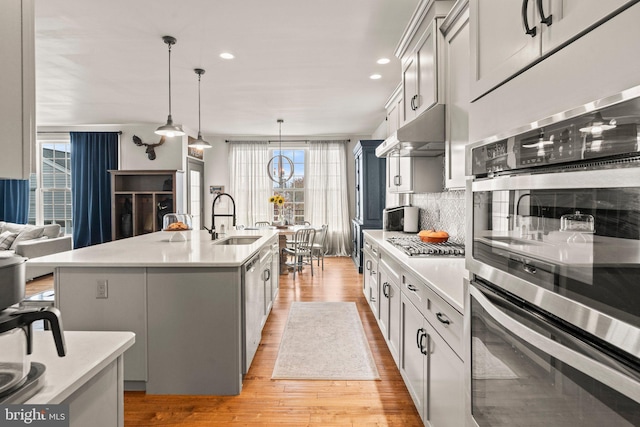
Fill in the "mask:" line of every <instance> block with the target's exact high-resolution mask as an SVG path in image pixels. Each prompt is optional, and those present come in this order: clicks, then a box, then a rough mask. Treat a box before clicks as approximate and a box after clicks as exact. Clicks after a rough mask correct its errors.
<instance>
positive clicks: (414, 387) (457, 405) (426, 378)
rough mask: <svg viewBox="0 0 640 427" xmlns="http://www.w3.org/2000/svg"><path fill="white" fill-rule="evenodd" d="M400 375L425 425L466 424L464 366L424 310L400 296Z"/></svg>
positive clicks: (455, 425)
mask: <svg viewBox="0 0 640 427" xmlns="http://www.w3.org/2000/svg"><path fill="white" fill-rule="evenodd" d="M401 314H402V321H401V325H402V335H401V337H402V341H401V344H400V345H401V352H400V354H401V359H400V373H401V375H402V377H403V379H404V381H405V384H406V386H407V390H409V394H410V395H411V398H412V399H413V403H414V404H415V406H416V410H417V411H418V413H419V414H420V417H421V418H422V420H423V422H424V424H425V425H429V426H432V427H447V426H448V427H458V426H462V425H464V420H465V417H464V364H463V363H462V360H461V359H460V358H459V357H458V355H457V354H456V353H455V352H454V351H453V350H452V349H451V347H449V345H447V343H446V342H445V340H444V339H443V338H442V337H441V336H440V335H439V334H438V332H437V331H436V329H435V328H434V327H433V326H432V325H431V323H429V321H427V320H426V319H425V317H424V316H423V315H422V313H421V311H420V310H419V309H418V308H417V307H416V306H415V305H414V304H413V303H412V302H411V300H410V299H409V298H408V297H407V296H406V295H405V294H402V295H401Z"/></svg>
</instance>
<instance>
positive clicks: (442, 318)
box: [436, 312, 451, 325]
mask: <svg viewBox="0 0 640 427" xmlns="http://www.w3.org/2000/svg"><path fill="white" fill-rule="evenodd" d="M436 317H437V318H438V320H439V321H440V323H444V324H445V325H450V324H451V321H450V320H449V319H447V316H445V315H444V314H442V313H439V312H438V313H436Z"/></svg>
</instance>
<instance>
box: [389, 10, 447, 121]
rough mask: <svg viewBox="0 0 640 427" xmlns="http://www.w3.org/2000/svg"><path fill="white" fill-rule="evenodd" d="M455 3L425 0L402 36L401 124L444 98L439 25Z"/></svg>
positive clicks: (400, 53)
mask: <svg viewBox="0 0 640 427" xmlns="http://www.w3.org/2000/svg"><path fill="white" fill-rule="evenodd" d="M452 5H453V2H452V1H430V0H422V1H421V2H420V4H419V5H418V7H417V8H416V11H415V13H414V15H413V16H412V17H411V20H410V22H409V24H408V25H407V28H406V29H405V31H404V33H403V35H402V38H401V39H400V43H399V45H398V48H397V49H396V52H395V55H396V57H398V58H399V59H400V61H401V64H402V82H401V86H402V90H401V96H402V102H401V103H400V107H401V110H400V123H399V125H400V126H402V125H405V124H407V123H408V122H410V121H411V120H413V119H415V118H416V117H417V116H419V115H420V114H421V113H422V112H424V111H425V110H427V109H429V108H430V107H431V106H433V105H434V104H436V103H437V102H442V99H441V98H442V97H443V92H442V90H443V88H442V82H441V80H442V79H441V78H439V77H440V76H439V74H441V73H442V66H443V64H442V55H443V52H442V34H441V33H440V31H439V30H438V28H439V25H440V23H441V22H442V18H443V17H444V16H445V15H446V14H447V13H448V11H449V9H450V8H451V6H452Z"/></svg>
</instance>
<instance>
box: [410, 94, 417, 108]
mask: <svg viewBox="0 0 640 427" xmlns="http://www.w3.org/2000/svg"><path fill="white" fill-rule="evenodd" d="M414 98H415V96H412V97H411V110H412V111H415V109H416V107H414V106H413V100H414Z"/></svg>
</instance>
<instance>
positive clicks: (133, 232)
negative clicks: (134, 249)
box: [109, 170, 184, 240]
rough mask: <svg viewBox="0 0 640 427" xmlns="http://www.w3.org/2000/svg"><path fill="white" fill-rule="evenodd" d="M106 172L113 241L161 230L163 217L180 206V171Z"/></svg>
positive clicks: (181, 173) (181, 177)
mask: <svg viewBox="0 0 640 427" xmlns="http://www.w3.org/2000/svg"><path fill="white" fill-rule="evenodd" d="M109 172H110V173H111V223H112V230H113V231H112V238H113V240H117V239H123V238H126V237H133V236H138V235H140V234H145V233H153V232H155V231H160V230H161V229H162V216H163V215H165V214H167V213H172V212H177V209H178V208H179V207H180V206H182V179H183V176H184V174H183V172H182V171H177V170H111V171H109Z"/></svg>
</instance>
